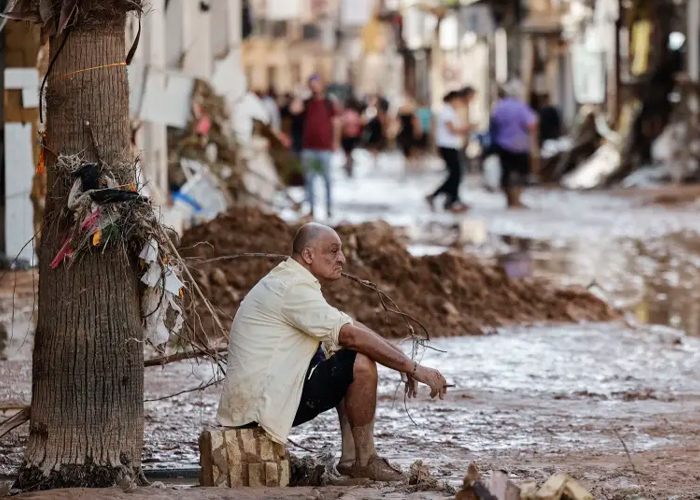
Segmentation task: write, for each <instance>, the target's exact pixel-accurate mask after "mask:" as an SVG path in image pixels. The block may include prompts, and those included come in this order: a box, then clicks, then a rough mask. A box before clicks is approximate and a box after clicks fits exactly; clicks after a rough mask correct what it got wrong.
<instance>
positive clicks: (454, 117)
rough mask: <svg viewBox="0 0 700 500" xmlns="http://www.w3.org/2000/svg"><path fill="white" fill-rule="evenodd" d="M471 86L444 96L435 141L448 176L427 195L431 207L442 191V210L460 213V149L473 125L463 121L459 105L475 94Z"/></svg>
mask: <svg viewBox="0 0 700 500" xmlns="http://www.w3.org/2000/svg"><path fill="white" fill-rule="evenodd" d="M474 95H475V93H474V89H472V88H471V87H467V88H465V89H462V90H455V91H452V92H450V93H448V94H447V95H446V96H445V99H444V101H445V106H444V107H443V108H442V110H440V113H439V114H438V116H437V119H436V125H435V145H436V146H437V147H438V150H439V152H440V156H441V157H442V159H443V160H444V161H445V165H446V166H447V172H448V174H447V179H445V182H443V183H442V185H440V187H439V188H437V190H436V191H435V192H434V193H433V194H431V195H429V196H427V197H426V200H427V202H428V204H429V205H430V208H431V209H434V206H435V198H437V197H438V196H440V195H441V194H444V195H445V210H449V211H451V212H455V213H459V212H464V211H465V210H466V209H467V206H466V205H465V204H464V203H462V202H461V201H460V199H459V186H460V184H461V183H462V162H461V159H460V158H461V154H460V149H461V148H463V147H464V139H465V136H466V134H468V133H469V132H470V131H471V130H472V128H473V126H472V125H470V124H466V125H464V124H462V123H461V120H460V118H459V113H458V108H460V107H464V106H469V103H470V102H471V101H472V99H473V98H474Z"/></svg>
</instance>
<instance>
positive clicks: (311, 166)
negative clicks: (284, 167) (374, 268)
mask: <svg viewBox="0 0 700 500" xmlns="http://www.w3.org/2000/svg"><path fill="white" fill-rule="evenodd" d="M309 90H311V98H309V99H308V100H307V101H306V102H305V103H304V110H303V113H304V119H303V134H302V152H301V161H302V164H303V166H304V177H305V186H306V199H307V200H308V202H309V205H310V210H311V215H312V216H313V214H314V208H315V205H316V204H315V199H314V181H315V179H316V177H317V176H321V177H322V178H323V181H324V183H325V186H326V214H327V215H328V217H329V218H330V217H331V216H332V207H333V203H332V200H333V198H332V186H331V159H332V157H333V151H334V150H336V149H338V148H339V142H340V120H339V119H338V110H337V109H336V107H335V106H334V104H333V102H332V101H331V100H330V99H329V98H328V97H326V93H325V87H324V85H323V82H322V80H321V77H320V76H319V75H313V76H312V77H311V78H309Z"/></svg>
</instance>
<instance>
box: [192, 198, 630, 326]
mask: <svg viewBox="0 0 700 500" xmlns="http://www.w3.org/2000/svg"><path fill="white" fill-rule="evenodd" d="M296 228H297V226H295V225H290V224H287V223H286V222H284V221H283V220H282V219H280V218H279V217H277V216H276V215H275V214H273V213H266V212H264V211H262V210H261V209H259V208H256V207H252V206H242V207H241V206H239V207H235V208H233V209H231V210H230V211H228V212H227V213H225V214H221V215H219V216H218V217H217V218H216V219H214V220H212V221H211V222H209V223H208V224H205V225H200V226H197V227H194V228H192V229H190V230H189V231H187V232H186V233H185V235H184V237H183V240H182V244H181V247H182V253H183V256H184V257H186V258H188V259H189V260H188V262H189V265H190V268H191V269H192V274H193V276H194V278H195V279H196V280H197V282H198V284H199V286H200V288H201V289H202V291H203V293H204V295H205V296H207V297H208V298H209V299H210V300H211V301H212V303H213V304H214V306H215V307H217V308H218V309H219V310H220V311H222V314H221V315H220V319H221V321H222V322H223V323H225V325H224V326H229V325H230V323H231V320H232V318H233V316H234V315H235V313H236V310H237V309H238V305H239V300H240V299H242V298H243V297H244V296H245V294H246V293H247V292H248V290H250V288H252V287H253V286H254V285H255V283H257V281H258V280H260V279H261V278H262V277H263V276H264V275H265V274H266V273H268V272H269V271H270V270H271V269H272V268H273V267H274V266H275V265H277V263H278V262H279V260H280V259H274V258H237V259H219V260H216V261H213V262H212V261H209V262H207V260H208V259H212V258H219V257H225V256H231V255H235V254H241V253H247V252H255V253H261V252H265V253H272V254H283V255H286V254H288V253H289V251H290V247H291V240H292V238H293V235H294V233H295V230H296ZM337 231H338V233H339V234H340V237H341V239H342V240H343V243H344V252H345V255H346V257H347V264H346V266H345V271H346V272H347V273H349V274H352V275H354V276H357V277H359V278H362V279H366V280H369V281H371V282H373V283H376V284H377V285H378V286H379V287H380V288H381V289H382V290H383V291H384V292H386V293H387V294H388V295H389V296H391V297H392V298H393V299H394V300H395V302H396V304H397V305H398V306H399V307H400V308H401V309H402V310H403V311H404V312H405V313H407V314H410V315H411V316H413V317H414V318H416V319H418V320H420V321H421V323H422V324H423V325H424V326H425V327H426V329H427V330H428V331H429V333H430V334H431V335H432V336H436V337H437V336H463V335H480V334H483V333H485V332H486V331H489V330H490V329H492V328H496V327H503V326H508V325H513V324H532V323H538V322H581V321H611V320H615V319H618V318H619V314H618V313H617V312H616V311H614V310H613V309H612V308H611V307H610V306H608V305H607V304H606V303H605V302H603V301H602V300H600V299H599V298H597V297H595V296H594V295H592V294H591V293H589V292H588V291H587V290H586V289H583V288H558V287H555V286H553V285H551V284H549V283H547V282H544V281H541V280H536V279H512V278H509V277H508V275H507V274H506V272H505V271H504V270H503V269H502V268H500V267H497V266H490V265H485V264H483V263H482V262H481V261H479V260H478V259H477V258H476V257H474V256H471V255H468V254H464V253H462V252H458V251H448V252H445V253H443V254H441V255H436V256H424V257H415V256H413V255H411V254H410V253H409V252H408V250H407V249H406V247H405V245H404V244H403V243H402V242H401V241H400V240H399V239H397V237H396V236H395V234H394V232H393V230H392V228H391V226H389V225H388V224H386V223H384V222H372V223H366V224H362V225H359V226H355V225H349V224H342V225H340V226H339V227H338V228H337ZM324 295H325V296H326V298H327V299H328V301H329V302H330V303H331V304H333V305H335V306H336V307H338V308H340V309H341V310H343V311H346V312H347V313H348V314H350V315H352V316H353V317H354V318H356V319H357V320H359V321H361V322H362V323H364V324H366V325H367V326H369V327H370V328H373V329H375V330H377V331H378V332H380V333H381V334H382V335H384V336H387V337H393V338H403V337H406V336H407V335H408V331H407V327H406V321H405V319H404V318H403V317H401V316H399V315H396V314H388V313H385V312H384V310H383V308H382V306H381V303H380V301H379V299H378V297H377V296H376V294H374V293H373V292H372V291H371V290H369V289H367V288H365V287H362V286H361V285H359V284H357V283H352V282H350V281H348V280H340V281H339V282H336V283H334V284H332V285H330V286H327V287H325V288H324ZM197 311H198V313H199V316H200V318H201V327H203V330H204V331H205V332H210V331H214V329H213V327H212V326H213V322H212V318H211V315H210V314H209V313H208V312H207V310H206V309H205V308H204V307H198V308H197ZM414 326H415V325H414ZM199 327H200V325H199V323H198V328H199ZM416 329H417V330H419V329H418V328H416Z"/></svg>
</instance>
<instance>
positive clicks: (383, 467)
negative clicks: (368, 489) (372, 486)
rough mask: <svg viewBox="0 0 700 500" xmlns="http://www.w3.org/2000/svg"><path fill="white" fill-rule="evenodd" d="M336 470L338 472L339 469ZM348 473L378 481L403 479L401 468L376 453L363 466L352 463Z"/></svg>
mask: <svg viewBox="0 0 700 500" xmlns="http://www.w3.org/2000/svg"><path fill="white" fill-rule="evenodd" d="M338 465H340V464H338ZM338 472H340V470H339V471H338ZM341 474H342V473H341ZM350 475H351V476H352V477H355V478H367V479H371V480H372V481H379V482H390V481H402V480H403V479H404V475H403V474H402V473H401V470H399V469H397V468H396V467H394V466H392V465H391V464H390V463H389V462H388V461H387V460H386V459H384V458H381V457H379V456H377V455H374V456H373V457H372V458H370V459H369V462H368V463H367V465H366V466H364V467H360V466H358V465H354V466H353V467H352V469H351V471H350Z"/></svg>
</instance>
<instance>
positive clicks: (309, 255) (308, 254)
mask: <svg viewBox="0 0 700 500" xmlns="http://www.w3.org/2000/svg"><path fill="white" fill-rule="evenodd" d="M301 258H302V259H304V262H306V264H307V265H311V263H312V262H313V260H314V254H313V252H312V251H311V249H310V248H308V247H306V248H305V249H304V250H302V251H301Z"/></svg>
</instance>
